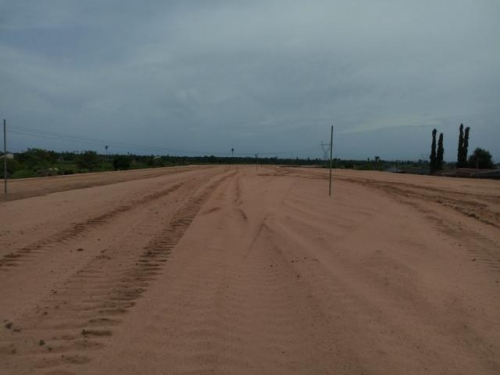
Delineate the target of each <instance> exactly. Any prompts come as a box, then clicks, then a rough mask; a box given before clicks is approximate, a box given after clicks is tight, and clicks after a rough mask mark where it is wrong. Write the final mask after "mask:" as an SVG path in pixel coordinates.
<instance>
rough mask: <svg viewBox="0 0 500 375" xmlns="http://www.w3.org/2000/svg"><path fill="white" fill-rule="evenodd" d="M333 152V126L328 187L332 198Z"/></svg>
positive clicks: (331, 130)
mask: <svg viewBox="0 0 500 375" xmlns="http://www.w3.org/2000/svg"><path fill="white" fill-rule="evenodd" d="M332 152H333V125H332V127H331V129H330V184H329V186H328V195H329V196H330V197H331V196H332V162H333V159H332Z"/></svg>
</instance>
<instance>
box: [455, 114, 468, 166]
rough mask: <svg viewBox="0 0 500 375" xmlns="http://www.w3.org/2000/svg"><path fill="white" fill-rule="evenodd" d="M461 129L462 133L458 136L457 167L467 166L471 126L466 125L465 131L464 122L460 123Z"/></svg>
mask: <svg viewBox="0 0 500 375" xmlns="http://www.w3.org/2000/svg"><path fill="white" fill-rule="evenodd" d="M459 131H460V133H459V136H458V152H457V168H467V167H468V163H467V153H468V148H469V132H470V127H469V126H468V127H466V128H465V133H464V124H460V128H459Z"/></svg>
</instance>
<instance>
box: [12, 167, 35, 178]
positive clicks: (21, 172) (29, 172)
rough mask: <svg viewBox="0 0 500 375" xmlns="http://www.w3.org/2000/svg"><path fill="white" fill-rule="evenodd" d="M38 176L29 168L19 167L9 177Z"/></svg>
mask: <svg viewBox="0 0 500 375" xmlns="http://www.w3.org/2000/svg"><path fill="white" fill-rule="evenodd" d="M31 177H38V175H37V174H36V173H35V172H34V171H33V170H31V169H20V170H18V171H15V172H14V173H13V174H12V175H11V176H10V178H31Z"/></svg>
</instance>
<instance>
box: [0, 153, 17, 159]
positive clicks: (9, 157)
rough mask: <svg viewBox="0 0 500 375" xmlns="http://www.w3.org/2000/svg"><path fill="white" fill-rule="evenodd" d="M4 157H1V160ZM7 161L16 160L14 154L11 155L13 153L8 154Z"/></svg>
mask: <svg viewBox="0 0 500 375" xmlns="http://www.w3.org/2000/svg"><path fill="white" fill-rule="evenodd" d="M3 158H4V156H3V155H2V156H0V159H3ZM7 159H14V154H11V153H7Z"/></svg>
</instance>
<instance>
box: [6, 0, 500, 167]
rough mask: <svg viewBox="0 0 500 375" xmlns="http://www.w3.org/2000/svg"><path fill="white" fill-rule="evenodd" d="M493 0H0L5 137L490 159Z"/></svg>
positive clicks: (15, 145)
mask: <svg viewBox="0 0 500 375" xmlns="http://www.w3.org/2000/svg"><path fill="white" fill-rule="evenodd" d="M498 19H500V2H499V1H497V0H470V1H466V0H453V1H451V0H450V1H444V0H433V1H427V0H418V1H412V0H407V1H396V0H394V1H385V0H377V1H372V0H365V1H363V0H356V1H354V0H353V1H347V0H346V1H334V0H327V1H324V0H311V1H302V0H300V1H297V0H265V1H261V0H252V1H248V0H247V1H239V0H227V1H223V0H220V1H219V0H210V1H208V0H204V1H201V0H182V1H180V0H179V1H176V0H172V1H159V0H158V1H147V0H140V1H139V0H137V1H129V0H106V1H104V0H99V1H97V0H86V1H77V0H44V1H39V0H0V118H5V119H6V120H7V129H8V145H9V147H8V148H9V150H10V151H13V152H18V151H21V150H25V149H27V148H33V147H40V148H47V149H53V150H57V151H64V150H67V151H73V150H94V151H98V152H102V153H104V146H105V145H108V146H109V151H110V152H117V153H125V152H137V153H144V154H155V155H156V154H170V155H203V154H207V155H211V154H214V155H220V156H224V155H230V154H231V149H234V154H235V155H236V156H245V155H254V154H255V153H259V155H262V156H278V157H293V158H295V157H311V158H316V157H322V156H323V151H322V147H321V143H328V142H329V139H330V126H332V125H333V126H334V142H333V153H334V155H335V156H336V157H339V158H344V159H348V158H355V159H365V158H374V157H375V156H379V157H381V158H382V159H385V160H389V159H405V160H407V159H408V160H418V159H428V157H429V154H430V145H431V133H432V130H433V129H434V128H436V129H437V130H438V132H439V133H441V132H443V133H444V148H445V160H446V161H455V160H456V154H457V145H458V128H459V125H460V123H464V125H465V126H470V127H471V132H470V145H469V152H470V151H472V150H473V149H475V148H476V147H481V148H485V149H487V150H489V151H490V152H491V154H492V155H493V158H494V161H495V162H500V69H499V67H500V22H498Z"/></svg>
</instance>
